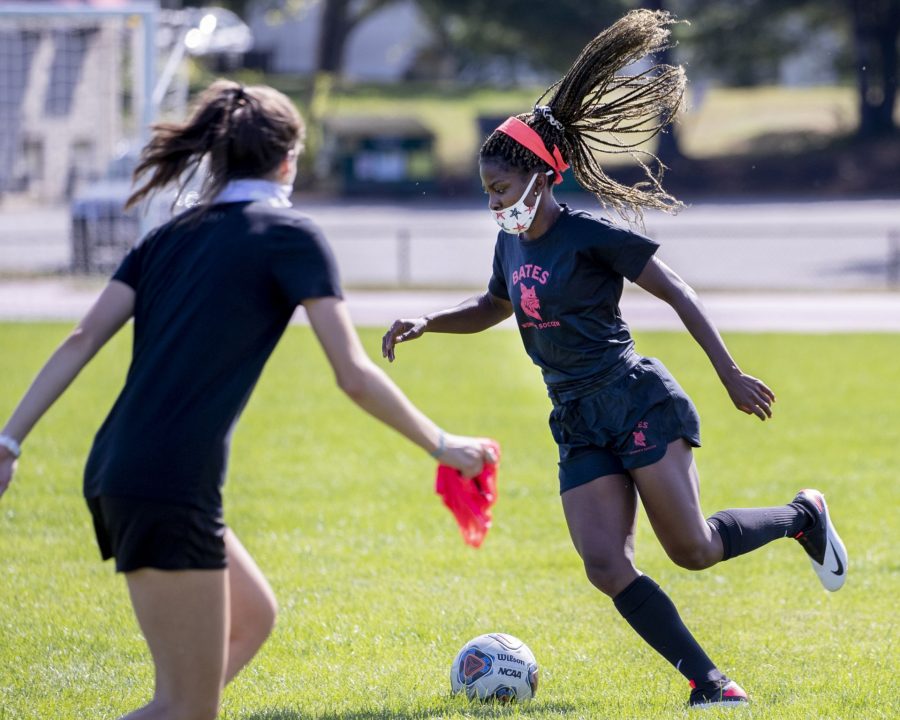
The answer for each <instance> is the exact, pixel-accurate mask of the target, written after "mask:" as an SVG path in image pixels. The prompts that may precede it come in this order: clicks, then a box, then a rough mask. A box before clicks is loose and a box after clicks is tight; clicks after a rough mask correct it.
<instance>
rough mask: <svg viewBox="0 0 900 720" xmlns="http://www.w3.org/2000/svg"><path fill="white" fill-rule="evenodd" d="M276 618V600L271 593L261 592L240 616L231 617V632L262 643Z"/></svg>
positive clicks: (233, 634)
mask: <svg viewBox="0 0 900 720" xmlns="http://www.w3.org/2000/svg"><path fill="white" fill-rule="evenodd" d="M277 619H278V601H277V600H276V599H275V596H274V595H273V594H272V593H261V594H260V595H259V596H258V597H257V598H255V600H254V602H253V604H252V605H250V606H249V607H247V608H245V610H244V612H243V613H242V614H241V616H240V617H232V623H231V634H232V637H234V636H235V635H242V636H245V637H249V638H252V639H253V640H255V641H256V642H259V643H262V642H263V641H264V640H265V639H266V638H267V637H269V635H270V634H271V632H272V630H273V628H274V627H275V621H276V620H277Z"/></svg>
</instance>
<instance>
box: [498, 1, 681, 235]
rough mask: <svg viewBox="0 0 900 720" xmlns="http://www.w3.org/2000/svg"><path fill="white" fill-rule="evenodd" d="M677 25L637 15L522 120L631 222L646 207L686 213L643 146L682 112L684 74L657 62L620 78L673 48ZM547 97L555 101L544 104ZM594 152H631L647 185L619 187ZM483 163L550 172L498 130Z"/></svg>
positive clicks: (597, 44)
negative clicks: (624, 70) (671, 33)
mask: <svg viewBox="0 0 900 720" xmlns="http://www.w3.org/2000/svg"><path fill="white" fill-rule="evenodd" d="M674 22H675V20H674V19H673V18H672V16H671V15H669V13H667V12H664V11H656V12H653V11H650V10H633V11H631V12H630V13H628V14H627V15H625V16H624V17H623V18H622V19H620V20H619V21H618V22H616V23H615V24H613V25H611V26H610V27H608V28H607V29H606V30H604V31H603V32H601V33H600V34H599V35H598V36H597V37H595V38H594V39H593V40H592V41H591V42H590V43H588V45H587V46H586V47H585V48H584V49H583V50H582V51H581V54H580V55H579V56H578V58H577V59H576V60H575V62H574V63H573V65H572V67H571V68H569V71H568V72H567V73H566V74H565V76H564V77H563V78H562V79H561V80H559V81H558V82H556V83H554V84H553V85H551V86H550V87H549V88H547V90H546V91H545V92H544V94H543V95H542V96H541V97H540V98H539V99H538V101H537V103H535V109H534V111H533V112H531V113H526V114H522V115H517V116H516V117H518V118H519V119H520V120H522V121H523V122H525V123H526V124H527V125H528V126H529V127H531V128H532V129H534V131H535V132H537V134H538V135H540V136H541V139H542V140H543V141H544V144H545V145H546V146H547V147H548V148H553V146H554V145H557V146H558V147H559V148H560V150H561V151H562V155H563V158H564V159H565V160H566V161H567V162H568V163H569V164H570V165H571V166H572V170H573V172H574V174H575V179H576V180H577V181H578V183H579V184H580V185H581V186H582V187H583V188H584V189H585V190H589V191H590V192H592V193H593V194H594V195H596V196H597V198H598V199H599V200H600V202H601V204H602V205H604V206H605V207H611V208H612V209H613V210H615V211H616V212H617V213H618V214H619V215H621V216H622V217H623V218H624V219H626V220H630V219H632V218H633V219H640V218H641V215H642V212H641V211H642V209H643V208H654V209H658V210H663V211H666V212H677V210H679V209H680V208H681V207H682V204H681V202H679V201H678V200H677V199H676V198H674V197H673V196H672V195H670V194H669V193H667V192H666V191H665V190H664V189H663V187H662V184H661V178H662V174H663V172H664V170H665V167H664V166H663V165H662V163H661V162H660V161H659V158H658V157H656V155H654V154H653V153H650V152H648V151H645V150H638V146H640V145H641V144H642V143H644V142H646V141H647V140H649V139H651V138H652V137H654V136H655V135H657V134H658V133H659V132H661V131H662V130H663V129H664V128H665V127H666V125H668V124H669V123H670V122H672V120H673V118H674V117H675V115H676V114H677V113H678V111H679V110H680V108H681V106H682V101H683V97H684V88H685V83H686V79H685V75H684V70H683V69H682V68H681V67H680V66H678V67H672V66H671V65H662V64H655V65H652V66H651V67H649V68H648V69H646V70H643V71H641V72H639V73H638V74H636V75H633V76H628V75H618V74H617V73H618V72H619V71H620V70H621V69H622V68H624V67H626V66H628V65H631V64H632V63H634V62H637V61H638V60H641V59H643V58H644V57H645V56H647V55H650V54H653V53H655V52H659V51H660V50H663V49H664V48H666V47H667V46H668V42H669V28H668V26H669V25H671V24H672V23H674ZM548 95H549V96H550V99H549V101H548V102H547V104H546V105H545V106H541V105H540V103H541V101H543V100H544V98H546V97H547V96H548ZM595 152H611V153H628V154H630V155H631V156H632V157H633V158H635V159H636V160H637V162H638V163H639V164H640V165H641V167H642V168H643V169H644V171H645V173H646V176H647V180H645V181H642V182H639V183H636V184H635V185H633V186H628V185H622V184H620V183H618V182H616V181H615V180H613V179H612V178H611V177H609V175H607V174H606V173H605V172H604V170H603V168H602V167H601V166H600V163H599V162H598V161H597V158H596V157H595V155H594V153H595ZM639 154H640V155H644V156H645V157H646V158H647V162H644V161H642V160H641V159H640V158H639V157H638V155H639ZM480 157H481V159H492V160H499V161H500V162H502V163H505V164H506V165H507V166H509V167H511V168H515V169H517V170H521V171H523V172H531V171H533V170H535V169H540V170H549V169H550V168H549V166H547V165H546V163H544V162H543V161H541V160H540V159H539V158H538V157H537V156H536V155H535V154H534V153H532V152H531V151H530V150H528V149H526V148H525V147H524V146H522V145H520V144H519V143H518V142H516V141H515V140H513V139H512V138H511V137H509V136H508V135H506V134H504V133H502V132H498V131H496V130H495V131H494V132H493V133H492V134H491V135H490V136H489V137H488V138H487V140H486V141H485V142H484V144H483V145H482V147H481V152H480ZM651 164H652V165H655V169H653V168H651Z"/></svg>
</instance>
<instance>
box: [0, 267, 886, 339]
mask: <svg viewBox="0 0 900 720" xmlns="http://www.w3.org/2000/svg"><path fill="white" fill-rule="evenodd" d="M101 287H102V283H100V282H96V281H95V282H85V281H74V280H71V279H61V280H47V279H42V280H15V281H10V280H7V281H0V319H3V320H61V321H66V322H71V321H74V320H76V319H78V318H79V317H81V316H82V315H83V314H84V313H85V312H86V311H87V309H88V308H89V307H90V305H91V303H92V302H93V300H94V298H96V296H97V293H98V292H99V290H100V288H101ZM466 294H467V293H466V291H464V290H458V291H448V290H443V291H408V290H403V291H364V290H352V291H349V292H348V294H347V302H348V304H349V306H350V311H351V313H352V315H353V319H354V322H356V323H357V324H358V325H360V326H373V327H386V326H387V325H388V324H389V323H390V322H391V321H392V320H394V319H396V318H398V317H410V316H414V315H417V314H421V313H425V312H429V311H432V310H437V309H440V308H445V307H450V306H452V305H455V304H456V303H458V302H459V301H460V300H462V299H464V298H465V297H466ZM703 301H704V304H705V305H706V307H707V309H708V311H709V313H710V315H711V316H712V318H713V320H714V321H715V322H716V324H717V325H718V327H719V329H721V330H724V331H750V332H762V331H773V332H868V331H875V332H900V293H889V292H847V293H819V292H798V293H785V292H715V291H710V292H707V293H704V294H703ZM622 312H623V314H624V316H625V318H626V319H627V320H628V322H629V323H630V325H631V326H632V328H633V329H635V330H681V329H682V325H681V323H680V321H679V320H678V317H677V316H676V315H675V313H674V312H673V311H672V310H671V308H669V306H668V305H666V304H665V303H663V302H661V301H659V300H656V299H655V298H653V297H650V296H649V295H647V294H646V293H644V292H643V291H642V290H640V289H638V288H629V289H628V290H626V292H625V294H624V296H623V299H622ZM294 321H295V322H297V323H304V322H305V321H306V318H305V315H304V313H303V311H302V310H298V311H297V314H296V315H295V317H294ZM504 325H505V327H508V328H513V327H514V324H513V323H512V322H511V321H507V322H506V323H505V324H504Z"/></svg>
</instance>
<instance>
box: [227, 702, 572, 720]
mask: <svg viewBox="0 0 900 720" xmlns="http://www.w3.org/2000/svg"><path fill="white" fill-rule="evenodd" d="M458 710H459V708H457V707H455V706H454V705H453V704H452V703H451V704H448V705H435V706H433V707H428V708H419V709H416V710H410V711H406V712H404V711H394V710H386V709H385V710H378V709H375V708H373V709H371V710H345V711H329V712H323V713H318V712H310V711H308V710H301V709H293V708H271V709H269V710H262V711H260V712H254V713H251V714H250V715H242V716H241V720H426V719H427V718H434V717H440V716H443V715H449V714H453V713H454V712H455V711H458ZM574 711H575V705H573V704H570V703H536V704H533V705H532V704H530V703H529V704H525V705H509V706H504V705H469V706H466V707H465V715H466V716H467V717H471V718H505V717H523V718H528V717H532V716H535V715H548V714H551V715H554V714H555V715H566V714H568V713H572V712H574Z"/></svg>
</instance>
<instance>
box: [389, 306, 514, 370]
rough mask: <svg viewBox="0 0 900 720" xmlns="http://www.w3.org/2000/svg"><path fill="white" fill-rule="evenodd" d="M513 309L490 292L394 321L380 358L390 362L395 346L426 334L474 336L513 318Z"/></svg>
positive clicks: (392, 359)
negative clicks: (448, 306)
mask: <svg viewBox="0 0 900 720" xmlns="http://www.w3.org/2000/svg"><path fill="white" fill-rule="evenodd" d="M512 312H513V310H512V305H511V304H510V302H509V301H508V300H503V299H501V298H498V297H496V296H494V295H491V294H490V293H489V292H485V293H482V294H481V295H474V296H473V297H470V298H469V299H467V300H463V302H461V303H460V304H459V305H456V306H455V307H452V308H448V309H446V310H438V311H437V312H433V313H429V314H428V315H423V316H422V317H419V318H415V319H412V320H395V321H394V323H393V324H392V325H391V328H390V330H388V331H387V332H386V333H385V334H384V337H383V338H382V340H381V354H382V355H383V356H384V357H386V358H387V359H388V360H389V361H391V362H393V361H394V357H395V349H396V346H397V344H398V343H402V342H406V341H407V340H415V339H416V338H418V337H421V336H422V335H424V334H425V333H426V332H439V333H477V332H481V331H482V330H487V329H488V328H489V327H493V326H494V325H496V324H497V323H499V322H502V321H503V320H506V318H508V317H509V316H510V315H512Z"/></svg>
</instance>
